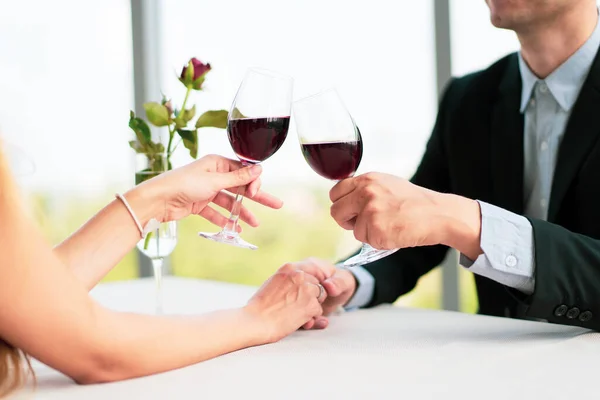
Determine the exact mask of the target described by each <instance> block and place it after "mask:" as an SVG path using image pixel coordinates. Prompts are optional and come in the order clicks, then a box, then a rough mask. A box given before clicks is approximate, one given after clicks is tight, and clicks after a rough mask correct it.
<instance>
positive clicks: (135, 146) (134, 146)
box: [129, 140, 144, 153]
mask: <svg viewBox="0 0 600 400" xmlns="http://www.w3.org/2000/svg"><path fill="white" fill-rule="evenodd" d="M129 147H131V148H132V149H134V150H135V152H136V153H143V152H144V147H143V146H142V145H141V144H140V142H138V141H137V140H130V141H129Z"/></svg>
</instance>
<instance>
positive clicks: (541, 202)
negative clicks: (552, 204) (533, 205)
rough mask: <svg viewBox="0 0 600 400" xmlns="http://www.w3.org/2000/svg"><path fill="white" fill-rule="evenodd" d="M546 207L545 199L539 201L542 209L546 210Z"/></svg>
mask: <svg viewBox="0 0 600 400" xmlns="http://www.w3.org/2000/svg"><path fill="white" fill-rule="evenodd" d="M547 205H548V201H547V200H546V199H541V200H540V206H542V207H543V208H546V206H547Z"/></svg>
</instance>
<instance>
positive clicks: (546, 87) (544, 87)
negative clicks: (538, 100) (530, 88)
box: [539, 82, 548, 93]
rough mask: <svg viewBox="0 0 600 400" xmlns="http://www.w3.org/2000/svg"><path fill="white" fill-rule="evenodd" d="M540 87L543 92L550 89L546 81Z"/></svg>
mask: <svg viewBox="0 0 600 400" xmlns="http://www.w3.org/2000/svg"><path fill="white" fill-rule="evenodd" d="M539 88H540V92H541V93H546V92H547V91H548V86H547V85H546V84H545V83H544V82H542V83H540V86H539Z"/></svg>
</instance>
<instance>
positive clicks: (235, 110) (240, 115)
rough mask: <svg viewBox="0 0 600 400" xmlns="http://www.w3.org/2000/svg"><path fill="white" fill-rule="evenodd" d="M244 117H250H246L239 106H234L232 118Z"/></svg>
mask: <svg viewBox="0 0 600 400" xmlns="http://www.w3.org/2000/svg"><path fill="white" fill-rule="evenodd" d="M242 118H248V117H246V116H245V115H244V114H242V113H241V112H240V110H239V109H238V108H237V107H234V108H233V110H232V111H231V119H242Z"/></svg>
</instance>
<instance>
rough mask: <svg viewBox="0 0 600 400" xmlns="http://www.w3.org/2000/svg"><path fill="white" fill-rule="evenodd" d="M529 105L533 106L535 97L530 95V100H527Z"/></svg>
mask: <svg viewBox="0 0 600 400" xmlns="http://www.w3.org/2000/svg"><path fill="white" fill-rule="evenodd" d="M529 105H530V106H531V107H535V99H534V98H533V97H532V98H531V100H529Z"/></svg>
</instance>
